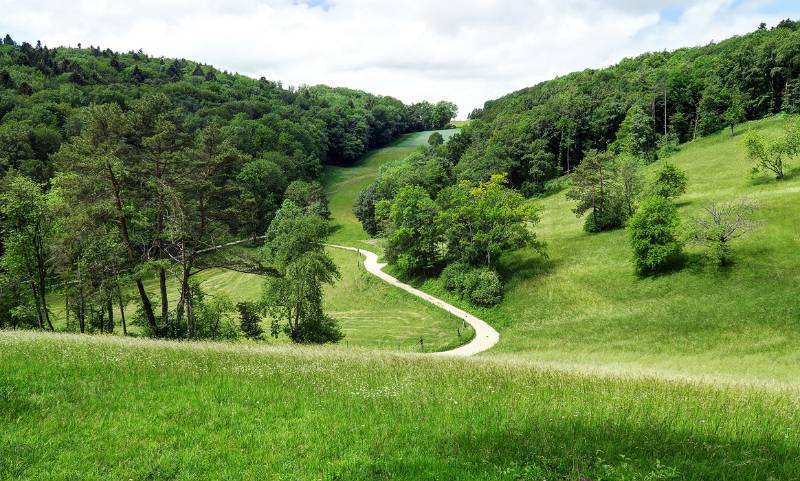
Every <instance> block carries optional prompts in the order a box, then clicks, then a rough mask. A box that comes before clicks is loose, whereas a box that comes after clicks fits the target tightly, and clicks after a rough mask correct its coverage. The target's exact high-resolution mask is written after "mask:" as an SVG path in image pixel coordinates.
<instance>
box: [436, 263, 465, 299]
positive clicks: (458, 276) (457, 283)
mask: <svg viewBox="0 0 800 481" xmlns="http://www.w3.org/2000/svg"><path fill="white" fill-rule="evenodd" d="M471 269H472V268H471V267H470V266H469V265H467V264H466V263H464V262H454V263H452V264H450V265H448V266H447V267H445V268H444V270H442V273H441V274H440V275H439V279H441V281H442V285H444V288H445V289H447V290H448V291H449V292H453V293H455V294H459V295H461V293H462V292H464V278H465V277H466V275H467V274H468V273H469V271H470V270H471Z"/></svg>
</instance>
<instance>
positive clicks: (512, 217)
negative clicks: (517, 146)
mask: <svg viewBox="0 0 800 481" xmlns="http://www.w3.org/2000/svg"><path fill="white" fill-rule="evenodd" d="M507 185H508V180H507V178H506V176H505V175H504V174H496V175H493V176H492V177H491V178H490V179H489V180H488V181H486V182H480V183H479V184H478V185H476V186H473V185H471V184H470V183H468V182H466V181H462V182H460V183H459V184H457V185H454V186H451V187H448V188H446V189H444V190H442V191H441V192H440V193H439V195H438V197H437V198H436V203H437V205H438V207H439V214H438V225H439V229H440V231H441V233H442V235H443V236H444V240H445V243H446V245H447V249H448V255H450V256H451V257H453V258H455V259H457V260H461V261H464V262H467V263H469V264H471V265H474V266H481V265H483V266H487V267H492V266H494V265H495V264H496V263H497V260H498V259H499V257H500V256H501V255H502V254H503V253H505V252H509V251H512V250H514V249H519V248H522V247H533V248H535V249H537V250H538V251H540V252H543V246H542V245H541V244H540V243H538V242H537V240H536V235H535V234H534V233H533V231H532V227H533V226H534V225H535V224H536V223H537V222H538V221H539V217H538V215H537V211H536V208H535V207H534V206H533V204H531V203H530V202H527V201H526V200H525V198H524V197H523V196H522V194H520V193H519V192H517V191H516V190H513V189H510V188H509V187H507Z"/></svg>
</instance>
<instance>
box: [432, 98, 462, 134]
mask: <svg viewBox="0 0 800 481" xmlns="http://www.w3.org/2000/svg"><path fill="white" fill-rule="evenodd" d="M457 113H458V106H457V105H456V104H454V103H453V102H447V101H444V100H442V101H440V102H437V103H436V105H434V106H433V112H432V114H431V128H433V129H442V128H444V127H445V126H446V125H447V124H448V123H449V122H450V121H451V120H453V118H454V117H455V116H456V114H457Z"/></svg>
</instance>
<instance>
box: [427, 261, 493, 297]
mask: <svg viewBox="0 0 800 481" xmlns="http://www.w3.org/2000/svg"><path fill="white" fill-rule="evenodd" d="M439 279H440V280H441V281H442V285H443V286H444V288H445V289H446V290H447V291H449V292H452V293H454V294H457V295H458V296H460V297H461V298H463V299H466V300H468V301H470V302H472V303H474V304H477V305H479V306H487V307H488V306H493V305H495V304H497V303H498V302H500V300H502V298H503V283H502V282H501V281H500V276H499V275H498V274H497V272H495V271H494V270H492V269H490V268H488V267H481V268H477V269H476V268H474V267H472V266H470V265H469V264H466V263H464V262H454V263H452V264H450V265H448V266H447V267H445V268H444V270H443V271H442V273H441V274H440V275H439Z"/></svg>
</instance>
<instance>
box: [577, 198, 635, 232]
mask: <svg viewBox="0 0 800 481" xmlns="http://www.w3.org/2000/svg"><path fill="white" fill-rule="evenodd" d="M624 225H625V210H624V206H623V205H622V203H621V202H617V203H615V207H613V208H609V209H606V210H604V211H601V210H599V209H594V210H592V213H591V214H589V215H588V216H586V221H585V222H584V223H583V230H585V231H586V232H589V233H597V232H604V231H607V230H612V229H617V228H619V227H622V226H624Z"/></svg>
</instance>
